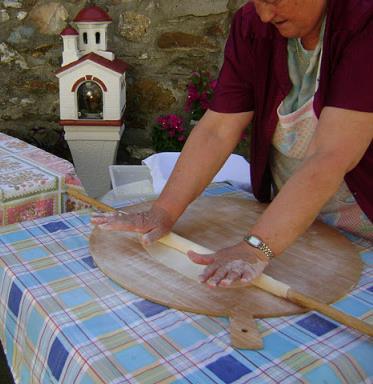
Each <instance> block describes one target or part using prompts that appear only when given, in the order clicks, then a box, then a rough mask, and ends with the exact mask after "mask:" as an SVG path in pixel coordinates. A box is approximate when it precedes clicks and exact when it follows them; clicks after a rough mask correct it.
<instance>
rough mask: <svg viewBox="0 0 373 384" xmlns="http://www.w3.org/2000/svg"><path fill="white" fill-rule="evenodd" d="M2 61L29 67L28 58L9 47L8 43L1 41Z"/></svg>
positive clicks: (23, 67) (0, 61)
mask: <svg viewBox="0 0 373 384" xmlns="http://www.w3.org/2000/svg"><path fill="white" fill-rule="evenodd" d="M0 63H1V64H12V63H15V64H17V65H18V66H19V67H20V68H21V69H28V65H27V63H26V60H25V59H24V58H23V57H22V56H21V55H20V54H19V53H18V52H17V51H16V50H14V49H12V48H9V47H8V46H7V44H6V43H0Z"/></svg>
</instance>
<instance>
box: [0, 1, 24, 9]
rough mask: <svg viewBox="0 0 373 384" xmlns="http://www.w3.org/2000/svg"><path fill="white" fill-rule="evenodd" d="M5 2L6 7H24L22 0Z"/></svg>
mask: <svg viewBox="0 0 373 384" xmlns="http://www.w3.org/2000/svg"><path fill="white" fill-rule="evenodd" d="M3 4H4V7H5V8H22V2H20V1H17V0H4V1H3Z"/></svg>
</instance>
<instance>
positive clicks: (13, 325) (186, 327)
mask: <svg viewBox="0 0 373 384" xmlns="http://www.w3.org/2000/svg"><path fill="white" fill-rule="evenodd" d="M222 193H227V194H235V191H234V190H233V189H232V188H229V187H217V188H214V189H213V190H210V194H213V195H214V194H222ZM89 221H90V212H89V211H81V212H72V213H66V214H63V215H59V216H54V217H48V218H41V219H38V220H34V221H28V222H23V223H19V224H15V225H11V226H7V227H3V228H0V234H1V235H0V255H1V258H0V338H1V341H2V343H3V345H4V347H5V350H6V355H7V358H8V361H9V364H10V366H11V368H12V371H13V374H14V377H15V378H16V381H17V382H18V383H37V384H41V383H57V382H59V383H67V384H73V383H82V384H91V383H105V384H109V383H112V384H114V383H116V384H119V383H149V384H150V383H174V384H184V383H201V384H209V383H255V384H257V383H281V384H286V383H315V384H321V383H329V384H331V383H336V384H337V383H338V384H339V383H345V384H355V383H371V382H372V379H373V345H372V340H370V339H369V338H368V337H367V336H363V335H361V334H360V333H358V332H355V331H353V330H351V329H346V327H344V326H342V325H340V324H338V323H336V322H335V321H332V320H330V319H328V318H326V317H325V316H323V315H320V314H318V313H315V312H310V313H307V314H304V315H298V316H291V317H281V318H274V319H265V320H258V321H257V322H258V325H259V328H260V331H261V333H262V335H263V339H264V349H262V350H259V351H250V350H238V349H233V348H232V347H231V346H230V344H229V342H230V337H229V333H228V320H227V319H226V318H214V317H207V316H202V315H196V314H191V313H185V312H180V311H176V310H173V309H169V308H166V307H163V306H160V305H156V304H153V303H151V302H149V301H146V300H144V299H142V298H141V297H138V296H136V295H134V294H132V293H130V292H128V291H126V290H124V289H122V288H120V287H119V286H118V285H116V284H115V283H113V282H112V281H111V280H110V279H109V278H107V277H106V276H105V275H104V274H103V273H102V272H101V271H100V270H99V269H97V268H96V267H95V265H94V263H93V259H92V257H91V255H90V253H89V249H88V238H89V235H90V232H91V228H90V226H89ZM361 257H362V259H363V261H364V263H365V269H364V273H363V275H362V276H361V280H360V281H359V283H358V286H357V287H356V289H354V290H353V291H352V292H351V293H350V294H349V295H348V296H347V297H345V298H344V299H342V300H340V301H339V302H337V303H336V304H335V306H336V307H337V308H339V309H340V310H342V311H344V312H346V313H349V314H351V315H353V316H355V317H358V318H360V319H363V320H365V321H367V322H369V323H373V311H372V304H373V274H372V271H373V250H372V249H366V250H362V252H361Z"/></svg>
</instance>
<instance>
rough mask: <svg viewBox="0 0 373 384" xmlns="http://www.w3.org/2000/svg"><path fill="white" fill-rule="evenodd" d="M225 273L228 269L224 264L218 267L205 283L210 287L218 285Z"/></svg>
mask: <svg viewBox="0 0 373 384" xmlns="http://www.w3.org/2000/svg"><path fill="white" fill-rule="evenodd" d="M227 273H228V270H227V268H226V267H225V266H221V267H219V268H218V269H217V270H216V272H215V273H214V275H213V276H212V277H210V278H209V279H208V280H207V281H206V283H207V285H208V286H210V287H216V286H217V285H219V283H220V281H221V280H223V279H224V278H225V276H226V275H227Z"/></svg>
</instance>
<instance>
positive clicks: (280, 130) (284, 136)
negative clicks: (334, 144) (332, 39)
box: [271, 58, 373, 241]
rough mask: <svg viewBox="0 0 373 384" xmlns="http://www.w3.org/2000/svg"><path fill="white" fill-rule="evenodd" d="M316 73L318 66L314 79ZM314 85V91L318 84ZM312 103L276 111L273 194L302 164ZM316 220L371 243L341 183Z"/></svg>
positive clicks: (368, 226) (372, 234) (372, 231)
mask: <svg viewBox="0 0 373 384" xmlns="http://www.w3.org/2000/svg"><path fill="white" fill-rule="evenodd" d="M320 62H321V58H320ZM319 73H320V64H319V66H318V75H317V79H318V78H319ZM316 83H317V84H316V90H317V88H318V81H316ZM315 93H316V91H315ZM313 100H314V97H312V98H311V99H310V100H308V102H306V103H305V104H304V105H303V106H301V107H300V108H299V109H297V110H296V111H295V112H292V113H289V114H285V115H282V114H281V112H280V111H281V106H282V103H283V102H282V103H281V104H280V106H279V107H278V109H277V115H278V124H277V127H276V131H275V134H274V137H273V140H272V153H271V170H272V176H273V180H274V184H275V185H274V188H275V192H276V193H277V191H278V190H280V189H281V187H282V186H283V185H284V184H285V183H286V181H287V180H288V179H289V178H290V177H291V175H292V174H293V173H294V172H295V171H296V169H297V168H298V167H299V166H300V164H301V163H302V161H303V159H304V157H305V155H306V152H307V149H308V146H309V144H310V142H311V140H312V137H313V135H314V133H315V131H316V128H317V124H318V119H317V116H316V115H315V112H314V109H313ZM319 218H320V219H321V220H322V221H324V222H325V223H327V224H329V225H332V226H334V227H337V228H339V229H342V230H344V231H347V232H350V233H352V234H354V235H356V236H359V237H363V238H365V239H369V240H371V241H372V240H373V224H372V223H371V222H370V220H369V218H368V217H367V216H366V215H365V214H364V212H363V211H362V210H361V208H360V207H359V205H358V204H357V202H356V200H355V198H354V197H353V195H352V194H351V192H350V190H349V189H348V187H347V185H346V183H345V181H343V182H342V184H341V185H340V188H339V190H338V191H337V193H336V194H335V195H334V196H333V197H332V198H331V199H330V200H329V201H328V202H327V203H326V204H325V206H324V207H323V208H322V210H321V212H320V215H319Z"/></svg>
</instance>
